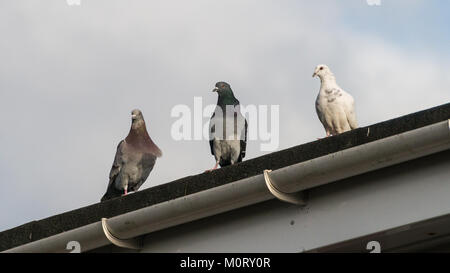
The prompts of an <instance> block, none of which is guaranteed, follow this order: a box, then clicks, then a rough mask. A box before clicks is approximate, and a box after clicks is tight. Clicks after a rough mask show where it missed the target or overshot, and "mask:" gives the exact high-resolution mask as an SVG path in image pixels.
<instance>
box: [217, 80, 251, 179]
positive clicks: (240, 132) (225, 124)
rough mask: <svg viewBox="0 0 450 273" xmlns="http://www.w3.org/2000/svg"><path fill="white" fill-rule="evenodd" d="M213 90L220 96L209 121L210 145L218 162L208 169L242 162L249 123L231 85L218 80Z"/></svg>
mask: <svg viewBox="0 0 450 273" xmlns="http://www.w3.org/2000/svg"><path fill="white" fill-rule="evenodd" d="M213 92H217V94H218V95H219V97H218V100H217V106H216V108H215V110H214V113H213V114H212V116H211V119H210V122H209V146H210V148H211V154H212V155H213V156H214V158H215V160H216V164H215V166H214V168H212V169H211V170H208V171H212V170H215V169H217V167H218V165H220V167H224V166H228V165H233V164H235V163H238V162H242V159H243V158H244V157H245V151H246V147H247V127H248V123H247V120H246V119H245V117H244V116H243V115H242V114H241V111H240V105H239V101H238V100H237V99H236V97H235V96H234V94H233V91H232V90H231V87H230V85H229V84H228V83H226V82H218V83H216V86H215V88H214V89H213Z"/></svg>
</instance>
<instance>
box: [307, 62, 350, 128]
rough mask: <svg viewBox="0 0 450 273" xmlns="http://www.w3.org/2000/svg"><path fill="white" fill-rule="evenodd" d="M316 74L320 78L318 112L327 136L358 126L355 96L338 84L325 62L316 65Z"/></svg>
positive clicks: (317, 101)
mask: <svg viewBox="0 0 450 273" xmlns="http://www.w3.org/2000/svg"><path fill="white" fill-rule="evenodd" d="M315 76H319V78H320V91H319V95H318V96H317V99H316V112H317V115H318V116H319V120H320V122H322V124H323V127H324V128H325V131H326V133H327V137H328V136H330V135H337V134H340V133H343V132H346V131H350V130H352V129H355V128H357V127H358V123H357V121H356V115H355V103H354V100H353V97H352V96H351V95H350V94H349V93H347V92H345V91H344V90H342V89H341V88H340V87H339V86H338V85H337V83H336V78H335V77H334V75H333V73H332V72H331V70H330V68H328V66H326V65H324V64H320V65H318V66H316V69H315V70H314V74H313V77H315Z"/></svg>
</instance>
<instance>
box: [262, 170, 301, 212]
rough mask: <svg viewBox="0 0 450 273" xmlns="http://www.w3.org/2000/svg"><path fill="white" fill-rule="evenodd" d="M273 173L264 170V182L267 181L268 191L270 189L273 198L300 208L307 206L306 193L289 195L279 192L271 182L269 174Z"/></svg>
mask: <svg viewBox="0 0 450 273" xmlns="http://www.w3.org/2000/svg"><path fill="white" fill-rule="evenodd" d="M271 171H272V170H264V180H265V181H266V186H267V189H269V191H270V193H271V194H272V195H273V196H275V197H276V198H277V199H278V200H281V201H283V202H287V203H291V204H294V205H299V206H304V205H306V193H305V192H304V191H299V192H292V193H288V192H282V191H280V190H278V189H277V188H276V187H275V185H274V184H273V183H272V181H271V180H270V175H269V173H270V172H271Z"/></svg>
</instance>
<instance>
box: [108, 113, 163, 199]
mask: <svg viewBox="0 0 450 273" xmlns="http://www.w3.org/2000/svg"><path fill="white" fill-rule="evenodd" d="M161 156H162V152H161V150H160V149H159V148H158V146H156V145H155V143H153V141H152V139H151V138H150V136H149V135H148V132H147V128H146V127H145V121H144V117H143V116H142V112H141V111H140V110H138V109H135V110H133V111H132V112H131V129H130V132H129V133H128V136H127V137H126V138H125V139H124V140H122V141H121V142H120V143H119V145H118V146H117V152H116V156H115V157H114V162H113V165H112V167H111V171H110V173H109V184H108V188H107V190H106V193H105V195H103V197H102V199H101V201H102V202H103V201H106V200H109V199H111V198H114V197H118V196H121V195H126V194H127V193H128V192H131V191H137V190H138V189H139V188H140V187H141V186H142V184H143V183H144V182H145V180H146V179H147V177H148V175H149V174H150V172H151V171H152V169H153V166H154V165H155V162H156V158H157V157H161Z"/></svg>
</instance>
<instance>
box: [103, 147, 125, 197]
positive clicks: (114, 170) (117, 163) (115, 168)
mask: <svg viewBox="0 0 450 273" xmlns="http://www.w3.org/2000/svg"><path fill="white" fill-rule="evenodd" d="M124 145H125V142H124V141H123V140H122V141H121V142H120V143H119V145H117V151H116V156H115V157H114V162H113V165H112V167H111V171H110V172H109V183H108V188H107V189H106V193H105V195H103V197H102V199H101V201H105V200H108V199H111V198H113V197H116V196H120V194H121V192H120V191H119V190H117V189H116V188H115V186H114V181H115V180H116V178H117V176H118V175H119V173H120V170H121V169H122V164H123V161H122V155H123V147H124Z"/></svg>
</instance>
